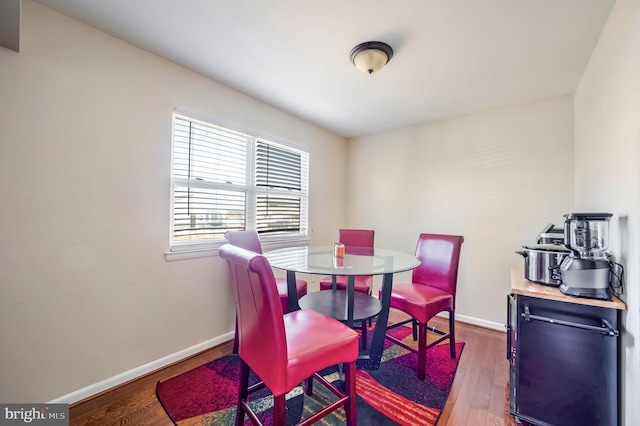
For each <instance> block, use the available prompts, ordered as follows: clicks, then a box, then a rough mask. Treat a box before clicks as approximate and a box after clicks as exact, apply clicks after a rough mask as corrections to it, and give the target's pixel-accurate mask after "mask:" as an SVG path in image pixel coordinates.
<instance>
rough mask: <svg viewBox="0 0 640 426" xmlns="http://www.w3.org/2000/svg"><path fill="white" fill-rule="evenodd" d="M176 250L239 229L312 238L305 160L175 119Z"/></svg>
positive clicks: (255, 141) (233, 134)
mask: <svg viewBox="0 0 640 426" xmlns="http://www.w3.org/2000/svg"><path fill="white" fill-rule="evenodd" d="M173 137H174V142H173V173H172V183H173V209H172V210H173V217H172V229H171V246H172V249H173V248H174V247H183V248H184V246H188V245H189V244H193V243H196V242H197V243H203V242H207V241H215V240H222V239H223V238H224V233H225V232H226V231H229V230H236V229H256V230H257V231H258V232H259V233H260V234H262V235H264V236H274V238H277V236H279V235H280V236H284V235H305V236H306V234H307V210H308V209H307V204H308V173H309V156H308V154H307V153H305V152H302V151H298V150H295V149H292V148H289V147H285V146H282V145H279V144H275V143H272V142H269V141H265V140H258V139H257V138H254V137H252V136H250V135H246V134H242V133H239V132H235V131H233V130H229V129H225V128H222V127H219V126H215V125H213V124H209V123H206V122H202V121H198V120H195V119H192V118H189V117H186V116H182V115H177V114H176V115H175V116H174V134H173Z"/></svg>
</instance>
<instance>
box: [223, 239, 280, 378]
mask: <svg viewBox="0 0 640 426" xmlns="http://www.w3.org/2000/svg"><path fill="white" fill-rule="evenodd" d="M218 253H219V255H220V257H221V258H222V259H224V260H226V261H227V263H228V264H229V269H230V271H231V280H232V283H233V284H234V287H235V296H236V309H237V318H238V340H239V350H238V355H239V356H240V358H242V359H243V360H244V362H246V363H247V364H248V365H249V367H250V368H251V369H252V370H253V371H254V372H255V373H256V374H257V375H258V376H260V378H261V379H262V380H264V382H265V383H267V384H268V385H269V387H270V388H271V389H275V388H280V387H284V384H285V383H286V380H287V371H286V367H287V339H286V335H285V331H284V320H283V318H282V315H283V314H282V305H281V304H280V296H279V295H278V289H277V287H276V282H275V278H274V276H273V271H272V269H271V265H270V264H269V261H268V260H267V259H266V258H265V257H264V256H262V255H260V254H256V253H255V252H252V251H249V250H245V249H243V248H240V247H237V246H234V245H231V244H225V245H223V246H222V247H220V249H219V250H218Z"/></svg>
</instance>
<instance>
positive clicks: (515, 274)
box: [511, 266, 627, 311]
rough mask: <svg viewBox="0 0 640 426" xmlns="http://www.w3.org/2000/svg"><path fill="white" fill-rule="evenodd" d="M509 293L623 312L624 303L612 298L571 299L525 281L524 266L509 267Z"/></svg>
mask: <svg viewBox="0 0 640 426" xmlns="http://www.w3.org/2000/svg"><path fill="white" fill-rule="evenodd" d="M511 292H512V293H515V294H522V295H523V296H531V297H539V298H541V299H550V300H558V301H560V302H569V303H577V304H580V305H589V306H601V307H603V308H610V309H620V310H622V311H623V310H625V309H626V308H627V307H626V305H625V304H624V302H623V301H622V300H620V299H618V298H617V297H616V296H613V298H612V300H611V301H608V300H598V299H588V298H585V297H573V296H567V295H565V294H563V293H562V292H561V291H560V289H558V288H557V287H551V286H548V285H542V284H537V283H534V282H532V281H529V280H527V279H525V277H524V266H512V267H511Z"/></svg>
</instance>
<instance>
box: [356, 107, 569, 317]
mask: <svg viewBox="0 0 640 426" xmlns="http://www.w3.org/2000/svg"><path fill="white" fill-rule="evenodd" d="M348 153H349V155H348V181H347V185H348V192H347V197H348V199H349V203H348V210H347V221H348V222H349V225H350V226H359V227H370V228H372V229H375V230H376V243H377V244H378V245H380V246H382V247H389V248H393V249H398V250H404V251H409V252H413V251H414V250H415V245H416V241H417V238H418V234H419V233H421V232H432V233H451V234H460V235H463V236H464V237H465V242H464V244H463V247H462V255H461V261H460V262H461V263H460V272H459V280H458V296H457V307H456V314H457V315H462V316H468V317H472V318H475V319H479V320H481V321H482V320H483V321H490V322H493V323H499V324H504V323H505V322H506V297H507V294H508V293H509V291H510V288H511V287H510V283H511V281H510V278H509V277H510V267H511V265H523V264H524V261H523V258H522V257H520V256H519V255H516V254H515V253H514V252H515V251H516V250H518V249H521V246H522V245H523V244H533V243H535V238H536V237H537V235H538V233H539V232H540V231H541V230H542V228H543V227H544V226H545V225H546V224H547V223H555V224H557V225H561V224H562V221H563V217H562V215H563V214H564V213H568V212H570V211H572V205H573V99H572V97H571V96H564V97H559V98H554V99H549V100H545V101H540V102H536V103H531V104H526V105H521V106H515V107H511V108H504V109H500V110H494V111H488V112H483V113H480V114H474V115H469V116H464V117H460V118H454V119H449V120H444V121H439V122H435V123H430V124H424V125H420V126H415V127H409V128H404V129H400V130H395V131H389V132H385V133H378V134H374V135H371V136H366V137H360V138H354V139H351V140H349V142H348ZM405 276H406V278H408V277H409V276H408V275H406V274H405ZM404 278H405V277H402V276H401V277H397V278H396V282H400V280H402V279H404Z"/></svg>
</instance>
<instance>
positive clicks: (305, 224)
mask: <svg viewBox="0 0 640 426" xmlns="http://www.w3.org/2000/svg"><path fill="white" fill-rule="evenodd" d="M177 117H179V118H181V119H184V120H190V121H195V122H199V123H201V124H203V125H206V126H215V127H220V128H222V129H224V130H228V131H230V132H234V133H239V134H241V135H244V136H246V137H247V138H248V142H247V156H246V170H245V173H246V180H245V185H242V186H237V185H236V186H235V187H234V190H242V191H244V192H245V197H246V201H245V229H256V228H257V226H256V225H257V223H256V215H257V197H258V195H262V194H266V193H269V194H275V195H286V196H291V195H293V194H295V196H299V197H300V203H301V206H300V231H299V232H297V233H284V234H273V235H269V234H261V235H260V241H261V243H262V245H263V248H265V249H275V248H279V247H288V246H296V245H305V244H308V243H309V241H310V237H309V173H310V170H309V169H310V154H309V152H308V151H307V150H306V149H304V148H303V147H301V146H300V145H298V144H292V143H289V142H285V141H282V140H280V139H278V138H275V137H272V136H265V135H263V134H260V133H257V132H253V131H250V130H247V129H243V128H239V127H238V126H231V125H228V124H224V123H221V122H219V121H217V120H213V119H211V118H208V117H203V116H201V115H199V114H194V113H193V112H189V111H184V110H180V109H175V110H174V111H173V113H172V119H171V160H170V161H171V164H170V166H171V167H170V193H169V197H170V208H169V235H168V237H169V238H168V239H169V241H168V246H169V249H168V251H167V252H165V256H166V259H167V260H168V261H173V260H182V259H191V258H198V257H207V256H214V255H217V249H218V248H219V247H220V246H222V245H223V244H224V243H225V242H226V240H225V239H224V237H222V238H212V239H203V240H185V241H175V240H174V215H175V212H174V208H175V188H176V183H177V182H182V183H184V182H188V180H185V179H184V178H176V176H175V175H174V163H175V158H174V155H175V153H174V150H175V136H176V127H175V126H176V118H177ZM258 142H262V143H266V144H269V145H273V146H275V147H278V148H280V149H284V150H287V151H291V152H294V153H298V154H300V155H301V162H302V165H301V173H302V175H301V178H300V179H301V182H300V184H301V189H300V191H299V192H292V191H290V190H286V189H279V188H265V187H258V186H257V185H256V148H257V144H258ZM200 184H201V183H200V182H198V185H200ZM202 185H204V186H206V187H208V188H220V189H225V188H226V189H228V188H230V187H229V186H228V185H225V184H216V183H214V182H210V183H205V184H202Z"/></svg>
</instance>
